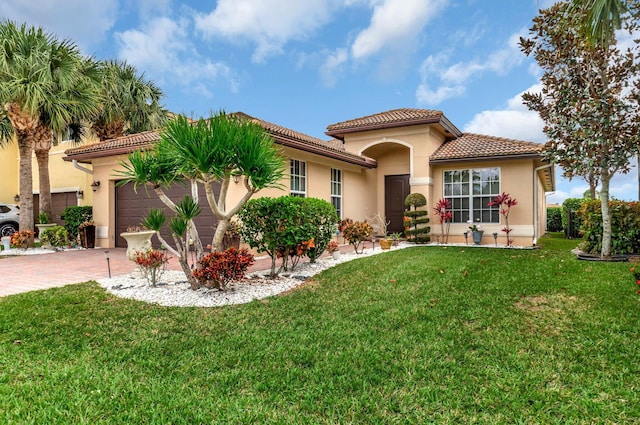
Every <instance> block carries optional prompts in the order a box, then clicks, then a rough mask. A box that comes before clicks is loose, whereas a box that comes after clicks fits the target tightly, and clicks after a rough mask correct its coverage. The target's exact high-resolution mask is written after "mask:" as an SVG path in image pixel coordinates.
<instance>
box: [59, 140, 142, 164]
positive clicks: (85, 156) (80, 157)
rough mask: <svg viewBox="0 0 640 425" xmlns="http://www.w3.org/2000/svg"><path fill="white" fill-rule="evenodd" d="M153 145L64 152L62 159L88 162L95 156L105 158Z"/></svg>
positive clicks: (126, 153)
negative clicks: (75, 152)
mask: <svg viewBox="0 0 640 425" xmlns="http://www.w3.org/2000/svg"><path fill="white" fill-rule="evenodd" d="M152 147H153V142H151V143H146V144H144V145H136V146H126V147H122V148H115V149H108V150H97V151H92V152H83V153H78V154H74V153H71V154H66V155H65V156H64V157H63V158H62V159H63V160H65V161H69V162H71V161H74V160H75V161H80V162H89V160H91V159H96V158H106V157H108V156H120V155H128V154H130V153H132V152H135V151H139V150H148V149H151V148H152Z"/></svg>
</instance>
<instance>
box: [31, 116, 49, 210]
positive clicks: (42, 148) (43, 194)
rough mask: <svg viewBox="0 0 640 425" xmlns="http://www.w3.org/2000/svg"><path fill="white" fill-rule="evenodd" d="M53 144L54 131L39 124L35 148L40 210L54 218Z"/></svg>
mask: <svg viewBox="0 0 640 425" xmlns="http://www.w3.org/2000/svg"><path fill="white" fill-rule="evenodd" d="M52 144H53V133H52V131H51V129H50V128H49V127H46V126H43V125H42V124H39V125H38V126H37V127H36V131H35V133H34V145H33V150H34V152H35V154H36V160H37V161H38V179H39V189H40V211H39V212H41V213H45V214H47V216H49V217H50V219H53V207H52V201H51V182H50V179H49V151H50V150H51V145H52Z"/></svg>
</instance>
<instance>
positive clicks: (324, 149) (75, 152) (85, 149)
mask: <svg viewBox="0 0 640 425" xmlns="http://www.w3.org/2000/svg"><path fill="white" fill-rule="evenodd" d="M231 115H236V116H240V117H243V118H246V119H250V120H253V121H255V122H256V123H258V124H259V125H260V126H262V128H264V129H265V130H266V131H267V132H268V133H269V134H270V135H271V136H272V137H273V138H274V140H275V141H276V143H278V144H280V145H283V146H289V147H292V148H295V149H300V150H303V151H306V152H311V153H315V154H318V155H322V156H326V157H329V158H334V159H338V160H340V161H345V162H348V163H351V164H356V165H360V166H364V167H367V168H374V167H376V166H377V163H376V161H375V160H373V159H371V158H367V157H364V156H360V155H356V154H353V153H350V152H346V151H345V149H344V146H343V144H342V142H341V141H339V140H336V139H333V140H330V141H324V140H321V139H318V138H315V137H312V136H309V135H307V134H304V133H300V132H298V131H294V130H291V129H288V128H286V127H282V126H279V125H277V124H273V123H270V122H268V121H264V120H261V119H258V118H255V117H252V116H250V115H247V114H245V113H243V112H236V113H234V114H231ZM158 140H160V135H159V133H158V131H156V130H150V131H145V132H142V133H136V134H131V135H128V136H122V137H118V138H116V139H111V140H105V141H103V142H98V143H93V144H91V145H85V146H79V147H77V148H71V149H67V150H66V151H65V155H66V158H65V160H67V161H71V160H74V159H75V160H88V159H92V158H100V157H106V156H114V155H124V154H128V153H131V152H133V151H135V150H140V149H142V150H144V149H148V148H150V147H151V146H152V145H153V144H154V143H155V142H157V141H158Z"/></svg>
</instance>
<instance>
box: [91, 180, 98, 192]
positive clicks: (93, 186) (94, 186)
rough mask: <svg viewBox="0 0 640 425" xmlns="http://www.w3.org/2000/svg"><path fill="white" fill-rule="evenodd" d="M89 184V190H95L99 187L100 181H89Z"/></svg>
mask: <svg viewBox="0 0 640 425" xmlns="http://www.w3.org/2000/svg"><path fill="white" fill-rule="evenodd" d="M90 186H91V190H93V191H94V192H95V191H96V190H98V188H99V187H100V182H99V181H95V180H94V182H93V183H91V184H90Z"/></svg>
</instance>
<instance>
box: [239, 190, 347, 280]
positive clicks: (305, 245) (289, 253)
mask: <svg viewBox="0 0 640 425" xmlns="http://www.w3.org/2000/svg"><path fill="white" fill-rule="evenodd" d="M329 208H330V209H329ZM238 217H239V218H240V221H241V223H242V225H241V226H240V229H239V230H240V231H239V233H240V237H241V238H242V240H244V241H245V242H246V243H248V244H249V246H251V247H252V248H256V249H257V250H258V251H259V252H265V253H266V254H267V255H269V256H270V257H271V277H275V276H277V274H278V273H279V271H280V270H288V269H289V260H291V264H293V267H295V264H296V263H297V262H298V260H299V259H300V257H302V256H304V255H309V254H311V256H313V258H314V259H315V258H316V257H318V256H320V255H321V254H322V252H324V250H325V249H326V246H327V243H328V242H329V240H330V239H331V236H332V234H333V231H334V229H335V225H336V223H337V221H338V217H337V216H336V213H335V210H334V209H333V207H332V206H331V204H329V203H328V202H326V201H322V200H319V199H313V198H299V197H293V196H282V197H279V198H269V197H264V198H259V199H252V200H250V201H249V202H247V204H245V206H244V207H243V208H242V210H241V211H240V213H239V214H238ZM314 246H315V247H314ZM277 258H280V259H281V260H282V263H281V266H280V270H278V272H276V270H275V264H276V259H277Z"/></svg>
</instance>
